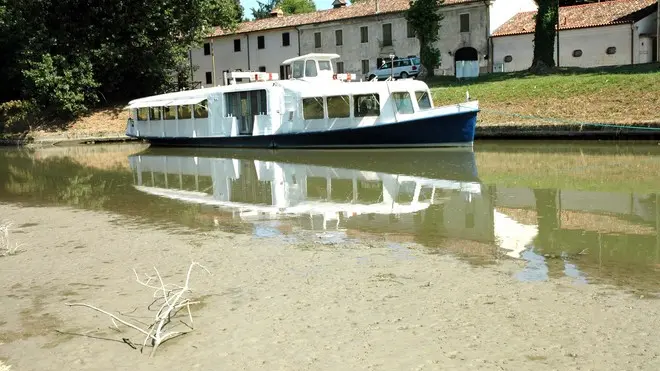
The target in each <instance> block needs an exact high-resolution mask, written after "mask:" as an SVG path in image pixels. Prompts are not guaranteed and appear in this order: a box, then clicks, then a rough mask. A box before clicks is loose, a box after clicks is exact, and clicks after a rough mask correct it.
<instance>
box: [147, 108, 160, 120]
mask: <svg viewBox="0 0 660 371" xmlns="http://www.w3.org/2000/svg"><path fill="white" fill-rule="evenodd" d="M149 120H160V107H151V108H150V109H149Z"/></svg>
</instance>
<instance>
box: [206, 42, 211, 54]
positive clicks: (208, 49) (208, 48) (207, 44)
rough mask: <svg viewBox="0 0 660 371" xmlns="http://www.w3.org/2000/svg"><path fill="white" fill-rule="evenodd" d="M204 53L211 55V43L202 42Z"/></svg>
mask: <svg viewBox="0 0 660 371" xmlns="http://www.w3.org/2000/svg"><path fill="white" fill-rule="evenodd" d="M204 55H211V44H210V43H204Z"/></svg>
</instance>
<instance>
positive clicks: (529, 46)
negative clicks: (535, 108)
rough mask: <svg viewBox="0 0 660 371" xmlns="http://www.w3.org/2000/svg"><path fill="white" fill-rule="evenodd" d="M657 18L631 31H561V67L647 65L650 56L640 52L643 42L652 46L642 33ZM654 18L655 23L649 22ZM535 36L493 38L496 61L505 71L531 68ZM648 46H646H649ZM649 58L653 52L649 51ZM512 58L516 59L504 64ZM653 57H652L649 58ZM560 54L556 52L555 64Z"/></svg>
mask: <svg viewBox="0 0 660 371" xmlns="http://www.w3.org/2000/svg"><path fill="white" fill-rule="evenodd" d="M653 18H655V15H653V16H649V17H647V18H645V19H644V20H642V21H643V22H642V21H640V22H637V23H636V24H635V25H634V28H633V29H631V25H630V24H621V25H614V26H606V27H594V28H584V29H576V30H563V31H560V32H559V66H560V67H598V66H613V65H624V64H630V63H631V58H632V62H633V63H635V64H637V63H644V62H647V60H646V58H647V57H646V55H645V54H642V53H640V51H641V50H642V49H641V43H642V42H645V43H648V42H649V41H648V39H647V38H642V39H640V37H639V34H640V31H642V32H643V31H644V30H648V29H649V28H651V29H652V28H653V27H655V23H654V22H652V21H651V20H652V19H653ZM649 19H651V20H649ZM533 39H534V35H533V34H524V35H512V36H501V37H494V38H493V62H494V63H495V64H498V63H504V72H510V71H520V70H524V69H527V68H529V66H530V65H531V63H532V57H533V52H534V44H533ZM611 46H613V47H616V53H615V54H612V55H608V54H607V53H606V50H607V48H608V47H611ZM645 46H646V44H645ZM574 50H582V56H581V57H574V56H573V51H574ZM648 53H649V55H650V53H651V50H650V49H649V51H648ZM507 55H510V56H511V57H512V58H513V60H512V61H511V62H509V63H505V62H504V58H505V57H506V56H507ZM648 58H650V56H649V57H648ZM556 60H557V52H556V50H555V61H556Z"/></svg>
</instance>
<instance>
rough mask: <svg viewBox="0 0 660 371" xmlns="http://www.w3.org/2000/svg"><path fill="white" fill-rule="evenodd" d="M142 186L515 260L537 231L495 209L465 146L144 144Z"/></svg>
mask: <svg viewBox="0 0 660 371" xmlns="http://www.w3.org/2000/svg"><path fill="white" fill-rule="evenodd" d="M130 166H131V168H132V169H133V172H134V174H135V179H136V188H137V189H138V190H140V191H142V192H145V193H148V194H151V195H156V196H159V197H166V198H171V199H177V200H181V201H183V202H190V203H198V204H203V205H210V206H216V207H218V208H220V209H221V210H226V211H231V213H232V215H233V217H235V218H240V219H241V220H243V221H246V222H251V223H255V224H256V225H259V224H262V225H263V224H266V225H268V224H267V223H269V221H271V223H272V221H273V220H277V221H279V222H285V221H288V223H291V224H293V225H294V226H296V227H299V228H302V229H303V230H322V231H339V232H347V231H348V232H351V234H352V235H354V236H355V235H358V236H359V235H362V236H365V237H367V238H368V237H381V236H382V235H383V234H388V235H393V234H394V235H397V236H399V237H402V236H403V238H404V239H405V240H407V241H408V242H418V243H422V244H423V245H426V246H428V247H440V246H438V244H440V243H441V241H443V240H444V239H447V238H451V239H460V240H464V241H465V242H468V241H473V242H477V243H479V244H485V246H490V247H493V246H494V245H497V246H495V247H499V248H504V249H506V250H507V253H508V254H509V255H511V256H513V257H519V256H520V253H521V252H522V250H524V249H525V247H526V246H527V245H528V244H529V243H530V242H531V241H532V239H533V237H534V236H535V235H536V226H526V225H523V224H520V223H518V222H516V221H514V220H513V219H510V218H508V217H506V216H505V215H504V214H501V213H498V212H497V211H495V210H494V207H493V204H492V201H493V200H492V197H491V194H490V193H489V191H488V189H487V188H486V187H484V185H483V184H481V182H480V180H479V178H478V175H477V171H476V164H475V159H474V153H473V152H472V150H471V149H452V150H433V151H394V152H380V151H370V152H351V151H345V152H340V153H336V152H333V153H332V154H330V153H327V152H311V153H310V152H305V153H304V154H298V153H295V152H282V151H277V152H270V151H268V152H267V151H232V152H226V153H223V152H219V151H217V150H215V151H213V150H204V149H195V150H183V149H182V150H172V149H159V148H150V149H148V150H146V151H145V152H142V153H139V154H136V155H133V156H131V157H130Z"/></svg>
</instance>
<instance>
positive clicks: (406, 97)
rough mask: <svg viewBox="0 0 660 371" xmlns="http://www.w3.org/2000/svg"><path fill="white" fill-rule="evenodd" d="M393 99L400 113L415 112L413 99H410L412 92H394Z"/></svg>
mask: <svg viewBox="0 0 660 371" xmlns="http://www.w3.org/2000/svg"><path fill="white" fill-rule="evenodd" d="M392 99H394V104H395V105H396V111H397V112H398V113H413V112H415V111H414V110H413V105H412V99H410V93H408V92H407V91H406V92H395V93H392Z"/></svg>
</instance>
